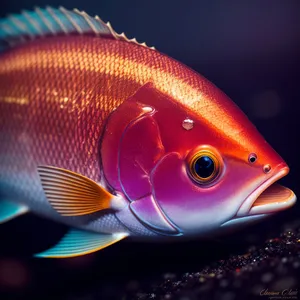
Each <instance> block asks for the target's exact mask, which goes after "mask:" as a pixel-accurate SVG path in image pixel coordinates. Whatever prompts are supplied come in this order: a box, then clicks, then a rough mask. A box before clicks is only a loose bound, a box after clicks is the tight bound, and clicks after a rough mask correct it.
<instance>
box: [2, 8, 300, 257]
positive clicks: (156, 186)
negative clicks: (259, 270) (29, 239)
mask: <svg viewBox="0 0 300 300" xmlns="http://www.w3.org/2000/svg"><path fill="white" fill-rule="evenodd" d="M0 45H1V54H0V194H1V201H0V222H1V223H4V222H7V221H9V220H11V219H14V218H16V217H18V216H20V215H23V214H25V213H28V212H30V213H34V214H37V215H40V216H43V217H45V218H49V219H51V220H53V221H55V222H60V223H63V224H66V225H68V226H69V227H70V230H69V231H68V232H67V233H66V235H65V236H63V237H62V239H61V240H60V241H58V243H57V244H56V245H54V246H53V247H52V248H50V249H47V250H45V251H42V252H40V253H37V254H35V256H36V257H47V258H66V257H74V256H80V255H85V254H88V253H92V252H95V251H98V250H101V249H104V248H106V247H108V246H109V245H112V244H115V243H117V242H119V241H121V240H124V239H132V240H135V239H136V240H138V239H141V240H144V241H146V242H147V241H150V242H153V241H169V240H172V241H176V240H180V239H183V238H195V237H196V238H197V237H202V236H204V237H205V236H210V235H211V234H213V233H215V232H218V231H220V230H222V229H224V228H225V229H226V228H239V227H240V226H241V225H244V224H250V223H251V222H253V221H257V220H261V219H264V218H265V217H268V216H271V215H273V214H274V213H276V212H279V211H281V210H285V209H287V208H289V207H291V206H292V205H293V204H294V203H295V202H296V196H295V194H294V193H293V191H291V190H290V189H288V188H286V187H284V186H281V185H279V184H278V183H277V181H278V180H279V179H281V178H282V177H284V176H286V175H287V174H288V173H289V167H288V165H287V164H286V162H285V161H284V159H283V158H282V157H281V156H280V155H279V154H278V153H277V152H276V151H275V150H274V149H273V148H272V147H271V146H270V145H269V144H268V142H267V141H266V140H265V138H264V137H263V136H262V135H261V134H260V133H259V131H258V130H257V128H256V127H255V126H254V125H253V124H252V123H251V121H250V120H249V119H248V117H247V116H246V115H245V114H244V113H243V112H242V110H241V109H240V108H239V107H238V106H237V105H236V104H235V103H234V102H233V101H232V100H231V99H230V98H229V97H228V96H227V95H226V94H225V93H224V92H222V91H221V90H220V89H219V88H218V87H216V86H215V85H214V84H213V83H211V82H210V81H209V80H207V79H206V78H205V77H203V76H202V75H200V74H198V73H197V72H195V71H194V70H192V69H191V68H189V67H187V66H185V65H184V64H182V63H180V62H178V61H176V60H175V59H172V58H170V57H169V56H167V55H165V54H163V53H161V52H159V51H158V50H156V49H155V48H154V47H149V46H147V45H146V44H145V43H139V42H138V41H137V40H136V39H129V38H127V37H126V35H125V34H124V33H122V34H118V33H116V32H115V31H114V29H113V28H112V26H111V24H110V23H109V22H108V23H105V22H104V21H102V20H101V19H100V18H99V17H98V16H95V17H92V16H90V15H88V14H87V13H85V12H83V11H79V10H77V9H74V10H67V9H65V8H63V7H59V8H52V7H45V8H36V9H34V10H32V11H22V12H21V13H20V14H14V15H9V16H8V17H7V18H4V19H1V21H0Z"/></svg>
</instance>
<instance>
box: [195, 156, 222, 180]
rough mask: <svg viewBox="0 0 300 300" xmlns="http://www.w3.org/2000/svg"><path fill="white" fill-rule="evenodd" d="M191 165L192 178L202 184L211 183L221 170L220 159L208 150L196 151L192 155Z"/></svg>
mask: <svg viewBox="0 0 300 300" xmlns="http://www.w3.org/2000/svg"><path fill="white" fill-rule="evenodd" d="M189 167H190V174H191V176H192V178H193V179H194V180H195V181H196V182H197V183H200V184H207V183H211V182H212V181H213V180H214V179H216V177H217V176H218V174H219V171H220V163H219V160H218V159H217V157H216V156H215V155H214V154H213V153H211V152H210V151H207V150H203V151H199V152H198V153H196V154H195V155H194V156H193V157H192V159H191V161H190V164H189Z"/></svg>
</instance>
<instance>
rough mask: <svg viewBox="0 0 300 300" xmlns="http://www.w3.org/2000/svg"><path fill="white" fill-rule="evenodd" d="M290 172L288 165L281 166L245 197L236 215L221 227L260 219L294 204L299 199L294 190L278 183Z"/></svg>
mask: <svg viewBox="0 0 300 300" xmlns="http://www.w3.org/2000/svg"><path fill="white" fill-rule="evenodd" d="M288 173H289V168H288V167H287V166H286V165H284V166H283V167H281V168H280V169H279V171H278V172H277V173H276V174H275V175H274V176H272V177H271V178H269V179H268V180H266V181H265V182H263V183H262V184H261V185H260V186H259V187H258V188H256V189H255V190H254V191H253V192H252V193H251V194H250V195H249V196H248V197H247V198H246V199H245V201H244V202H243V204H242V205H241V206H240V208H239V210H238V212H237V214H236V216H235V217H234V218H233V219H231V220H229V221H226V222H225V223H223V224H222V225H221V227H224V226H227V225H234V224H238V223H239V224H240V223H245V222H248V221H252V220H253V221H255V220H259V219H261V218H263V217H266V216H268V215H270V214H273V213H276V212H279V211H281V210H285V209H287V208H290V207H291V206H293V205H294V204H295V202H296V200H297V198H296V195H295V194H294V192H293V191H291V190H290V189H288V188H286V187H284V186H281V185H279V184H277V183H276V182H277V181H278V180H279V179H281V178H283V177H284V176H286V175H287V174H288Z"/></svg>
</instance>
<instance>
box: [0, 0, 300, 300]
mask: <svg viewBox="0 0 300 300" xmlns="http://www.w3.org/2000/svg"><path fill="white" fill-rule="evenodd" d="M45 5H51V6H53V7H57V6H59V5H62V6H64V7H65V8H68V9H72V8H74V7H77V8H78V9H80V10H85V11H86V12H87V13H89V14H91V15H95V14H97V15H99V16H100V17H101V18H102V19H103V20H104V21H105V22H106V21H110V22H111V24H112V26H113V28H114V29H115V30H116V31H117V32H119V33H120V32H123V31H124V32H125V33H126V35H127V36H128V37H130V38H132V37H136V38H137V40H138V41H141V42H144V41H146V42H147V44H148V45H150V46H155V47H156V48H157V49H158V50H159V51H161V52H164V53H166V54H168V55H169V56H171V57H173V58H175V59H177V60H179V61H181V62H183V63H185V64H186V65H188V66H190V67H192V68H193V69H195V70H196V71H198V72H199V73H201V74H203V75H204V76H205V77H207V78H208V79H209V80H211V81H212V82H214V83H215V84H216V85H217V86H218V87H219V88H221V89H222V90H223V91H224V92H225V93H227V94H228V95H229V96H230V97H231V98H232V99H233V100H234V101H235V102H236V103H237V104H238V105H239V106H240V107H241V108H242V109H243V110H244V112H245V113H246V114H247V115H248V116H249V118H250V119H251V120H252V121H253V123H254V124H255V125H256V126H257V127H258V129H259V130H260V132H261V133H262V134H263V135H264V136H265V138H266V139H267V141H268V142H269V143H270V144H271V145H272V146H273V147H274V148H275V149H276V150H277V151H278V152H279V153H280V154H281V156H282V157H283V158H284V159H285V160H286V161H287V163H288V164H289V166H290V168H291V172H290V174H289V175H288V176H287V177H286V178H284V179H283V180H282V181H281V182H282V183H283V184H284V185H287V186H288V187H290V188H291V189H293V190H294V191H295V193H296V194H298V195H299V194H300V186H299V176H300V175H299V173H300V159H299V153H300V148H299V146H298V145H299V136H300V89H299V86H300V85H299V80H300V71H299V69H300V63H299V53H300V2H299V1H288V0H286V1H283V0H281V1H276V0H270V1H266V0H265V1H263V0H260V1H200V0H198V1H187V0H186V1H131V0H130V1H125V0H120V1H117V0H109V1H108V0H102V1H95V0H85V1H78V0H73V1H71V0H69V1H68V0H60V1H58V0H52V1H51V0H48V1H45V0H10V1H8V0H4V1H1V4H0V16H1V17H4V16H5V15H6V14H8V13H18V12H20V10H21V9H28V10H30V9H32V8H33V7H34V6H45ZM212 217H213V216H212ZM299 217H300V213H299V203H297V204H296V205H295V206H294V207H293V208H292V209H290V210H288V211H286V212H282V213H280V214H278V215H276V216H275V217H273V218H272V219H269V220H266V221H264V222H262V223H259V224H257V225H254V226H251V227H249V228H247V229H244V230H243V231H241V232H239V233H235V234H233V235H230V236H225V237H221V238H219V239H218V240H210V239H209V240H207V241H191V242H186V243H178V244H143V243H130V242H128V241H125V242H121V243H118V244H116V245H114V246H112V247H109V248H106V249H104V250H103V251H101V252H98V253H95V254H92V255H88V256H85V257H79V258H74V259H66V260H52V259H49V260H41V259H32V258H31V254H32V253H36V252H39V251H42V250H44V249H46V248H48V247H50V246H52V245H53V244H54V243H55V242H56V241H57V240H58V239H59V238H60V237H62V235H63V234H64V232H66V230H67V228H66V227H64V226H62V225H59V224H56V223H54V222H51V221H48V220H44V219H41V218H38V217H36V216H33V215H31V214H28V215H25V216H22V217H20V218H18V219H16V220H13V221H11V222H9V223H6V224H3V225H1V227H0V241H1V242H0V295H2V297H1V296H0V298H1V299H9V298H17V297H19V298H20V299H27V298H28V299H35V298H39V299H48V298H52V299H61V298H62V299H94V298H91V297H90V298H89V291H93V295H94V297H98V299H110V298H113V297H114V298H117V299H122V298H121V295H122V294H123V293H125V291H126V290H130V289H133V288H135V287H136V285H137V284H139V286H140V288H142V289H143V286H145V289H149V288H150V286H151V284H150V283H152V282H156V281H159V280H160V278H161V274H163V273H166V272H175V273H179V274H180V273H184V272H190V271H196V270H197V269H198V268H200V267H202V266H204V265H207V264H209V263H210V262H212V261H214V260H216V259H225V258H226V257H228V255H231V254H235V253H243V251H245V249H247V247H248V246H249V245H250V244H252V243H256V244H259V243H261V242H262V241H263V240H264V239H266V238H267V237H269V235H270V233H269V232H270V229H272V231H274V228H275V230H276V228H278V230H279V228H281V227H282V226H283V225H284V224H286V222H288V221H291V220H297V219H299ZM95 295H96V296H95Z"/></svg>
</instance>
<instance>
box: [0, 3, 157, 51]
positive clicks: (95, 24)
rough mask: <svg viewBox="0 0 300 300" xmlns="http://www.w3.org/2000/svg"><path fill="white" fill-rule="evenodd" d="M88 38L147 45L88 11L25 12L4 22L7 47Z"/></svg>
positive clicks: (0, 35)
mask: <svg viewBox="0 0 300 300" xmlns="http://www.w3.org/2000/svg"><path fill="white" fill-rule="evenodd" d="M63 34H65V35H69V34H84V35H85V34H86V35H95V36H99V37H107V38H114V39H117V40H122V41H126V42H130V43H135V44H137V45H140V46H144V47H147V48H149V49H154V47H148V46H147V45H146V43H138V42H137V40H136V39H135V38H134V39H128V38H127V37H126V35H125V34H124V33H121V34H118V33H116V32H115V31H114V30H113V28H112V27H111V25H110V23H109V22H107V23H104V22H103V21H102V20H101V19H100V18H99V17H98V16H95V17H91V16H89V15H88V14H87V13H85V12H84V11H79V10H77V9H74V10H72V11H71V10H67V9H65V8H63V7H59V8H58V9H57V8H52V7H49V6H48V7H46V8H35V10H34V11H25V10H24V11H22V13H21V14H18V15H16V14H14V15H9V16H8V17H7V18H5V19H1V20H0V41H1V44H3V45H5V44H6V45H8V46H14V45H16V44H20V43H22V42H24V41H27V40H30V39H36V38H42V37H45V36H51V35H52V36H53V35H63Z"/></svg>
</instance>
